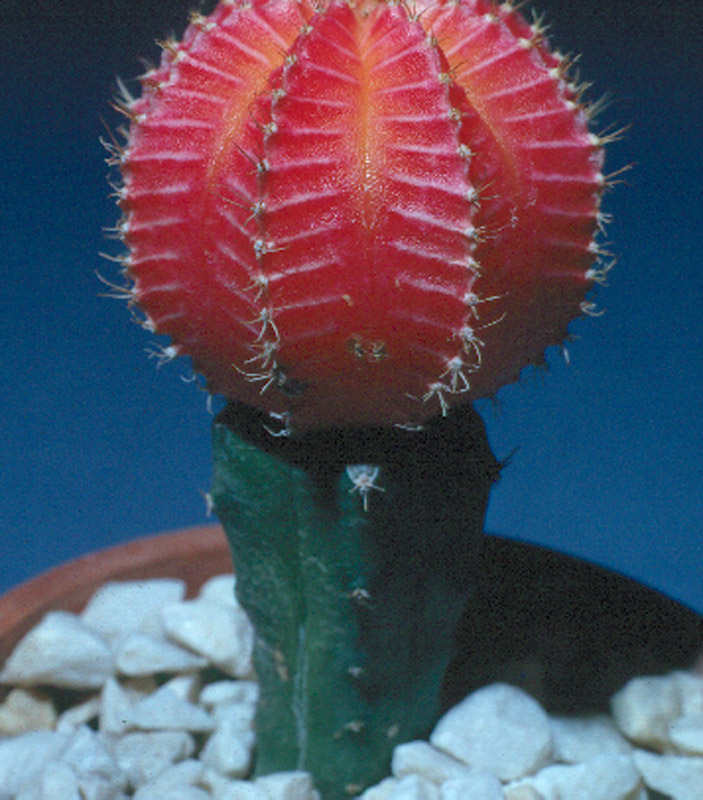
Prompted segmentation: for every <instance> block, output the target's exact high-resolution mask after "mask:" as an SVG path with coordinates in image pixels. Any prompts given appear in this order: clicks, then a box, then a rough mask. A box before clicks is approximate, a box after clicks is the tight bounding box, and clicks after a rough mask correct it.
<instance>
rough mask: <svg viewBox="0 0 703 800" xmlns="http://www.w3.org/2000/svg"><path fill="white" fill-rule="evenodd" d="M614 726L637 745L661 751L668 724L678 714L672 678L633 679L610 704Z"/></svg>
mask: <svg viewBox="0 0 703 800" xmlns="http://www.w3.org/2000/svg"><path fill="white" fill-rule="evenodd" d="M610 707H611V710H612V713H613V718H614V720H615V724H616V725H617V726H618V728H619V729H620V730H621V731H622V733H624V734H625V736H627V738H628V739H631V740H632V741H633V742H636V743H638V744H644V745H647V746H649V747H655V748H658V749H663V748H664V747H666V745H667V743H668V739H669V725H670V724H671V723H672V722H673V721H674V719H676V717H678V716H679V714H680V713H681V701H680V694H679V691H678V687H677V686H676V683H675V681H674V680H673V679H672V677H671V676H666V677H644V678H634V679H633V680H631V681H630V682H629V683H628V684H627V685H626V686H624V687H623V688H622V689H621V690H620V691H619V692H617V693H616V694H615V695H613V697H612V698H611V701H610Z"/></svg>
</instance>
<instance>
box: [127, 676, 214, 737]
mask: <svg viewBox="0 0 703 800" xmlns="http://www.w3.org/2000/svg"><path fill="white" fill-rule="evenodd" d="M129 721H130V722H131V724H132V726H133V727H135V728H138V729H140V730H143V731H152V730H184V731H200V732H206V731H211V730H212V729H213V728H214V721H213V718H212V717H211V716H210V714H208V713H207V711H205V710H204V709H202V708H200V707H199V706H196V705H195V704H194V703H189V702H188V701H187V700H184V699H183V698H181V697H179V696H178V695H177V694H176V693H175V692H174V691H173V690H172V689H171V688H170V687H169V686H168V684H164V686H162V687H161V688H160V689H157V690H156V691H155V692H153V693H152V694H150V695H148V696H147V697H145V698H144V699H143V700H139V701H138V702H137V703H135V704H134V706H133V707H132V709H131V713H130V714H129Z"/></svg>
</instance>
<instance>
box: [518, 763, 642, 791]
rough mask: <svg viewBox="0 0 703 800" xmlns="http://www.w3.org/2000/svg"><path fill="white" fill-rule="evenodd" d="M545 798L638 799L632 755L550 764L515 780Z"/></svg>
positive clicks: (637, 781) (638, 785) (640, 786)
mask: <svg viewBox="0 0 703 800" xmlns="http://www.w3.org/2000/svg"><path fill="white" fill-rule="evenodd" d="M514 785H515V786H516V787H522V786H530V787H532V788H534V789H535V790H536V791H537V792H539V794H540V795H542V796H543V797H544V798H545V800H639V797H640V794H641V789H642V782H641V780H640V775H639V772H638V771H637V769H636V768H635V765H634V763H633V760H632V758H631V756H629V755H607V756H597V757H596V758H593V759H591V760H590V761H585V762H583V763H581V764H553V765H551V766H548V767H545V768H544V769H542V770H540V771H539V772H538V773H537V774H536V775H533V776H530V777H529V778H523V779H521V780H520V781H516V782H515V784H514Z"/></svg>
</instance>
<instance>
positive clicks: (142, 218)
mask: <svg viewBox="0 0 703 800" xmlns="http://www.w3.org/2000/svg"><path fill="white" fill-rule="evenodd" d="M567 66H568V65H567V62H566V59H565V58H564V57H563V56H561V55H559V54H558V53H554V52H552V51H550V49H549V48H548V45H547V43H546V42H545V40H544V37H543V34H542V31H541V30H540V27H539V25H538V24H533V25H529V24H528V23H527V22H526V21H525V19H524V18H523V17H522V16H521V14H520V13H519V12H518V11H517V10H515V9H513V8H512V7H511V6H509V5H507V4H503V5H500V6H497V5H495V4H493V3H491V2H488V0H460V1H459V2H442V1H441V0H440V2H436V0H431V2H430V0H417V2H410V3H389V2H382V1H381V0H378V1H376V0H369V1H368V2H359V3H353V2H337V0H323V2H318V3H311V2H309V0H301V1H300V2H297V1H296V0H273V1H271V2H262V0H251V1H248V2H240V0H235V1H233V2H221V3H220V5H219V6H217V8H216V9H215V10H214V12H213V13H212V14H211V15H210V16H209V17H204V16H201V15H198V14H196V15H194V17H193V18H192V20H191V24H190V26H189V27H188V29H187V31H186V33H185V35H184V38H183V40H182V42H180V43H177V42H168V43H166V45H165V47H164V52H163V57H162V61H161V64H160V66H159V67H158V68H156V69H153V70H151V71H150V72H148V73H147V74H146V75H145V76H143V77H142V87H143V94H142V96H141V97H140V98H139V99H136V100H132V99H131V98H127V99H126V101H125V110H126V112H127V113H128V115H129V117H130V119H131V126H130V130H129V135H128V143H127V146H126V147H125V149H124V150H122V151H120V153H119V155H118V161H119V166H120V169H121V172H122V176H123V185H122V187H121V189H120V190H119V196H120V200H119V202H120V206H121V208H122V210H123V212H124V218H123V221H122V223H121V226H120V230H121V233H122V234H123V238H124V241H125V242H126V243H127V245H128V248H129V253H128V255H127V256H126V257H125V259H124V260H125V265H126V272H127V275H128V276H129V278H130V279H131V281H132V286H131V289H130V297H131V300H132V301H133V303H135V304H136V305H137V306H138V307H139V308H140V309H141V311H142V312H143V315H144V316H143V321H144V325H145V326H146V327H147V328H148V329H149V330H151V331H154V332H156V333H158V334H166V335H168V336H169V337H170V339H171V345H170V347H168V348H166V350H165V351H164V352H165V354H166V355H167V356H172V355H176V354H185V355H189V356H191V357H192V359H193V364H194V367H195V369H196V371H198V372H201V373H202V374H203V375H204V376H205V377H206V379H207V382H208V388H209V389H210V390H211V391H212V392H215V393H219V394H223V395H225V396H227V397H230V398H233V399H236V400H239V401H241V402H244V403H246V404H249V405H252V406H255V407H258V408H259V409H262V410H264V411H266V412H269V413H270V414H272V415H276V416H277V417H278V418H279V419H281V420H282V421H283V426H284V427H283V430H284V431H285V432H290V431H297V430H305V429H310V428H320V427H329V426H338V425H357V424H358V425H364V424H398V425H417V424H421V423H422V421H423V420H425V419H427V418H428V417H430V416H433V415H435V414H438V413H440V412H441V413H446V411H447V409H448V408H450V407H451V406H452V405H454V404H456V403H459V402H466V401H470V400H474V399H477V398H479V397H485V396H490V395H493V394H494V393H495V392H496V391H497V390H498V389H499V388H500V387H501V386H502V385H503V384H505V383H508V382H511V381H514V380H515V379H517V378H518V376H519V374H520V371H521V370H522V369H523V367H525V366H527V365H529V364H539V363H541V362H542V361H543V354H544V350H545V348H546V347H548V346H549V345H553V344H558V343H560V342H562V341H563V340H564V338H565V337H566V335H567V325H568V323H569V322H570V321H571V320H572V319H573V318H574V317H576V316H578V315H579V314H580V313H581V312H582V311H583V310H588V308H589V304H588V302H587V300H586V298H587V295H588V292H589V290H590V289H591V288H592V287H593V284H594V281H596V280H597V279H598V278H599V276H600V274H601V271H600V269H598V268H597V267H598V265H597V263H596V262H597V258H598V255H599V252H598V246H597V244H596V242H595V237H596V233H597V230H598V227H599V223H600V221H601V215H600V212H599V205H600V198H601V195H602V192H603V189H604V186H605V179H604V177H603V174H602V171H601V169H602V163H603V148H602V144H603V141H602V140H601V139H599V138H598V137H597V136H596V135H594V134H592V133H591V132H589V129H588V117H589V113H588V110H587V109H586V108H585V107H584V106H583V105H582V104H581V102H580V97H579V95H580V90H579V87H576V86H575V85H573V84H572V83H570V82H569V79H568V76H567ZM594 265H595V266H594Z"/></svg>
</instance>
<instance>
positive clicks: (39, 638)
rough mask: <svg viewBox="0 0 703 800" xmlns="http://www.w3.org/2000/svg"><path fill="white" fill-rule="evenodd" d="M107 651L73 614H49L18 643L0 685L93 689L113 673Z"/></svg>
mask: <svg viewBox="0 0 703 800" xmlns="http://www.w3.org/2000/svg"><path fill="white" fill-rule="evenodd" d="M114 671H115V669H114V663H113V658H112V654H111V653H110V649H109V648H108V646H107V645H106V644H105V642H104V641H103V640H102V639H101V638H100V637H99V636H98V635H97V634H96V633H95V632H94V631H92V630H91V629H90V628H88V627H87V626H86V625H84V624H83V623H82V622H81V620H80V619H79V618H78V617H77V616H76V615H75V614H69V613H68V612H66V611H52V612H50V613H49V614H47V615H46V616H45V617H44V619H43V620H42V621H41V622H40V623H39V624H38V625H37V626H36V627H35V628H33V629H32V630H31V631H29V633H28V634H27V635H26V636H25V637H24V638H23V639H22V640H21V641H20V643H19V644H18V645H17V647H15V649H14V650H13V651H12V654H11V655H10V657H9V658H8V659H7V661H6V662H5V666H4V668H3V670H2V672H1V673H0V683H9V684H14V685H18V686H32V685H36V684H47V685H49V686H58V687H64V688H69V689H97V688H99V687H100V686H102V685H103V684H104V683H105V681H106V680H107V678H108V677H109V676H110V675H112V674H113V673H114Z"/></svg>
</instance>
